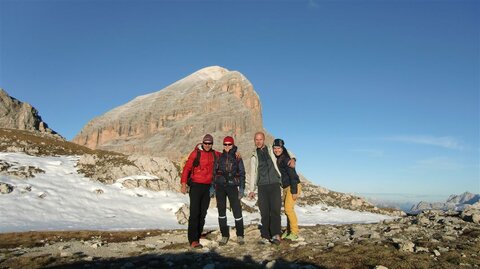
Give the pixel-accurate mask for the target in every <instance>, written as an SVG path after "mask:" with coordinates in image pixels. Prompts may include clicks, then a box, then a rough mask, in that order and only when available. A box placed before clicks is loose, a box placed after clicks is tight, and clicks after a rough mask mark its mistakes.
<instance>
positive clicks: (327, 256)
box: [0, 211, 480, 269]
mask: <svg viewBox="0 0 480 269" xmlns="http://www.w3.org/2000/svg"><path fill="white" fill-rule="evenodd" d="M300 233H301V239H300V240H298V241H296V242H290V241H283V242H282V244H281V245H280V246H275V245H271V244H269V245H261V244H258V242H257V240H258V238H259V235H260V233H259V230H258V227H256V226H248V227H247V228H246V233H245V238H246V244H245V245H243V246H241V245H238V244H237V243H236V238H235V235H234V234H235V231H232V238H231V239H230V241H229V242H228V244H227V245H226V246H219V245H218V243H217V242H216V241H217V240H218V239H219V238H220V234H219V231H218V230H215V231H210V232H209V233H207V235H206V238H205V239H202V240H201V242H202V244H204V246H205V247H204V248H203V249H200V250H193V249H190V248H189V246H188V244H187V243H186V231H185V230H173V231H158V230H156V231H127V232H93V231H90V232H87V231H82V232H78V231H77V232H43V233H32V232H30V233H14V234H0V268H122V269H127V268H385V267H386V268H479V267H480V239H479V237H480V225H479V224H478V223H474V222H470V221H465V220H463V219H462V218H461V216H460V215H459V213H456V212H450V213H448V212H447V213H443V212H438V211H429V212H426V213H422V214H420V215H418V216H407V217H402V218H398V219H396V220H390V221H385V222H382V223H377V224H351V225H317V226H315V227H301V229H300ZM381 266H384V267H381Z"/></svg>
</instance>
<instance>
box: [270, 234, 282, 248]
mask: <svg viewBox="0 0 480 269" xmlns="http://www.w3.org/2000/svg"><path fill="white" fill-rule="evenodd" d="M270 241H271V242H272V244H275V245H277V246H278V245H280V243H282V239H280V235H278V234H277V235H274V236H273V237H272V240H270Z"/></svg>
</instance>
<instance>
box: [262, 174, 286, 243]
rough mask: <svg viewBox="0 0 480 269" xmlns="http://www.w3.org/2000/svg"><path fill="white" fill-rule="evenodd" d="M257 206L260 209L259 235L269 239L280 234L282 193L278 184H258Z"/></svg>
mask: <svg viewBox="0 0 480 269" xmlns="http://www.w3.org/2000/svg"><path fill="white" fill-rule="evenodd" d="M258 208H259V209H260V216H261V219H262V220H261V222H262V228H261V229H260V234H261V236H262V237H263V238H266V239H271V238H272V236H274V235H280V234H281V232H282V227H281V225H282V222H281V221H282V220H281V217H280V213H281V208H282V195H281V190H280V184H278V183H277V184H268V185H259V186H258Z"/></svg>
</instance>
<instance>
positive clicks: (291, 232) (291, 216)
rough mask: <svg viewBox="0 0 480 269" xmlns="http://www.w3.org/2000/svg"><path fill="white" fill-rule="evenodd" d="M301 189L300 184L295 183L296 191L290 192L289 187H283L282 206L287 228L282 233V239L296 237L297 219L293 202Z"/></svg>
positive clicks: (294, 238)
mask: <svg viewBox="0 0 480 269" xmlns="http://www.w3.org/2000/svg"><path fill="white" fill-rule="evenodd" d="M301 191H302V185H301V184H300V183H299V184H297V193H295V194H292V192H291V187H290V186H289V187H286V188H284V189H283V207H284V208H285V215H287V230H286V231H285V232H284V233H283V234H282V239H290V240H297V239H298V219H297V214H295V209H294V207H295V202H296V201H297V198H298V196H299V195H300V193H301Z"/></svg>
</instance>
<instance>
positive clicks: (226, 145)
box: [223, 144, 233, 147]
mask: <svg viewBox="0 0 480 269" xmlns="http://www.w3.org/2000/svg"><path fill="white" fill-rule="evenodd" d="M223 145H224V146H225V147H228V146H231V145H233V144H223Z"/></svg>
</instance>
